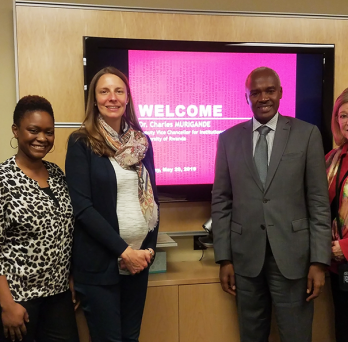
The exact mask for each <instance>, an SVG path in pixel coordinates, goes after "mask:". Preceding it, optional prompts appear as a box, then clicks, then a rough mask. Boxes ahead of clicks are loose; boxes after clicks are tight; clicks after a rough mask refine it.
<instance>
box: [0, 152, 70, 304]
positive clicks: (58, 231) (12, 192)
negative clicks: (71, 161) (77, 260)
mask: <svg viewBox="0 0 348 342" xmlns="http://www.w3.org/2000/svg"><path fill="white" fill-rule="evenodd" d="M44 163H45V166H46V168H47V171H48V174H49V178H48V184H49V186H50V188H51V190H52V192H53V194H54V196H55V197H56V199H57V200H58V203H59V206H57V205H56V204H55V202H54V200H53V199H52V198H51V197H50V196H49V195H47V194H46V193H45V192H44V191H42V190H41V189H40V187H39V184H38V183H37V182H36V181H34V180H33V179H31V178H29V177H27V176H26V175H25V174H24V173H23V172H22V171H21V169H20V168H19V167H18V166H17V164H16V162H15V157H12V158H10V159H8V160H6V161H5V162H3V163H2V164H0V275H6V278H7V281H8V283H9V287H10V290H11V293H12V296H13V298H14V300H16V301H26V300H30V299H34V298H38V297H46V296H51V295H54V294H58V293H60V292H63V291H66V290H67V289H68V288H69V282H68V277H69V269H70V256H71V248H72V232H73V224H74V221H73V209H72V205H71V201H70V197H69V193H68V188H67V184H66V181H65V177H64V174H63V171H62V170H61V169H60V168H59V167H58V166H57V165H55V164H53V163H49V162H46V161H44Z"/></svg>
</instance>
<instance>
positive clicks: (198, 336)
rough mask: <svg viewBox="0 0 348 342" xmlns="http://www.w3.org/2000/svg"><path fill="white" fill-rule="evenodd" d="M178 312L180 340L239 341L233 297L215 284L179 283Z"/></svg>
mask: <svg viewBox="0 0 348 342" xmlns="http://www.w3.org/2000/svg"><path fill="white" fill-rule="evenodd" d="M179 312H180V316H179V329H180V342H216V341H227V340H228V341H230V342H239V341H240V339H239V327H238V319H237V308H236V302H235V298H234V297H232V296H230V295H228V294H227V293H225V292H223V291H222V290H221V286H220V284H219V283H216V284H199V285H182V286H179ZM227 337H228V338H227Z"/></svg>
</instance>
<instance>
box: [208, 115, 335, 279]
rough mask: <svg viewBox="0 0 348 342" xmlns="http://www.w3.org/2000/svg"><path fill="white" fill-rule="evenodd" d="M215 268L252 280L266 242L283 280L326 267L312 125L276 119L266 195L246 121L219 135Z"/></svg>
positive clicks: (319, 160) (327, 236)
mask: <svg viewBox="0 0 348 342" xmlns="http://www.w3.org/2000/svg"><path fill="white" fill-rule="evenodd" d="M212 219H213V224H212V227H213V235H214V251H215V261H216V262H219V261H222V260H230V261H232V263H233V265H234V269H235V272H236V273H237V274H240V275H242V276H246V277H255V276H257V275H258V274H259V273H260V271H261V269H262V266H263V263H264V259H265V252H266V238H267V235H268V239H269V243H270V245H271V249H272V251H273V255H274V258H275V260H276V263H277V265H278V267H279V269H280V271H281V273H282V274H283V275H284V277H286V278H288V279H299V278H302V277H305V276H307V273H308V268H309V264H310V263H313V262H319V263H323V264H327V265H329V264H330V259H331V257H330V254H331V228H330V221H331V213H330V205H329V198H328V190H327V180H326V172H325V159H324V152H323V147H322V140H321V136H320V133H319V130H318V128H317V127H316V126H313V125H311V124H309V123H306V122H303V121H301V120H298V119H294V118H290V117H284V116H281V115H279V119H278V124H277V128H276V132H275V136H274V143H273V148H272V154H271V159H270V163H269V168H268V174H267V180H266V184H265V189H263V186H262V183H261V181H260V178H259V175H258V172H257V169H256V166H255V164H254V160H253V147H252V120H250V121H247V122H245V123H241V124H239V125H236V126H234V127H232V128H230V129H228V130H226V131H225V132H223V133H221V134H220V136H219V141H218V149H217V155H216V165H215V181H214V187H213V193H212Z"/></svg>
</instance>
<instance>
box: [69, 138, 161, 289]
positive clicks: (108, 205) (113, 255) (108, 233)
mask: <svg viewBox="0 0 348 342" xmlns="http://www.w3.org/2000/svg"><path fill="white" fill-rule="evenodd" d="M148 141H149V148H148V151H147V153H146V156H145V158H144V159H143V161H142V162H143V163H144V165H145V167H146V169H147V171H148V173H149V176H150V181H151V184H152V188H153V192H154V197H155V201H156V202H157V204H158V196H157V190H156V180H155V167H154V161H153V150H152V144H151V140H150V139H149V138H148ZM65 171H66V180H67V182H68V186H69V192H70V196H71V200H72V204H73V208H74V215H75V230H74V243H73V252H72V274H73V276H74V281H75V282H77V283H84V284H91V285H111V284H116V283H117V282H118V280H119V272H118V261H117V259H118V257H119V256H120V255H121V254H122V253H123V251H124V250H125V249H126V248H127V247H128V245H127V243H126V242H125V241H124V240H123V239H122V238H121V237H120V235H119V226H118V219H117V214H116V203H117V182H116V174H115V170H114V168H113V166H112V164H111V162H110V160H109V158H108V157H106V156H98V155H97V154H95V153H94V152H93V151H92V150H91V149H90V148H89V147H88V146H87V144H86V140H85V139H84V138H80V139H78V140H76V136H74V135H72V136H70V138H69V142H68V151H67V155H66V161H65ZM157 235H158V225H157V227H156V228H155V229H154V230H153V231H152V232H149V233H148V234H147V236H146V238H145V240H144V241H143V244H142V246H141V249H145V248H152V249H153V250H155V249H156V241H157Z"/></svg>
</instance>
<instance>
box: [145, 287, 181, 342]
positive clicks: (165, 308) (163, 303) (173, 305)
mask: <svg viewBox="0 0 348 342" xmlns="http://www.w3.org/2000/svg"><path fill="white" fill-rule="evenodd" d="M178 310H179V309H178V286H159V287H149V288H148V289H147V297H146V303H145V310H144V316H143V321H142V325H141V332H140V338H139V341H140V342H153V341H156V342H179V333H178V330H179V324H178V319H179V318H178V317H179V312H178Z"/></svg>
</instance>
